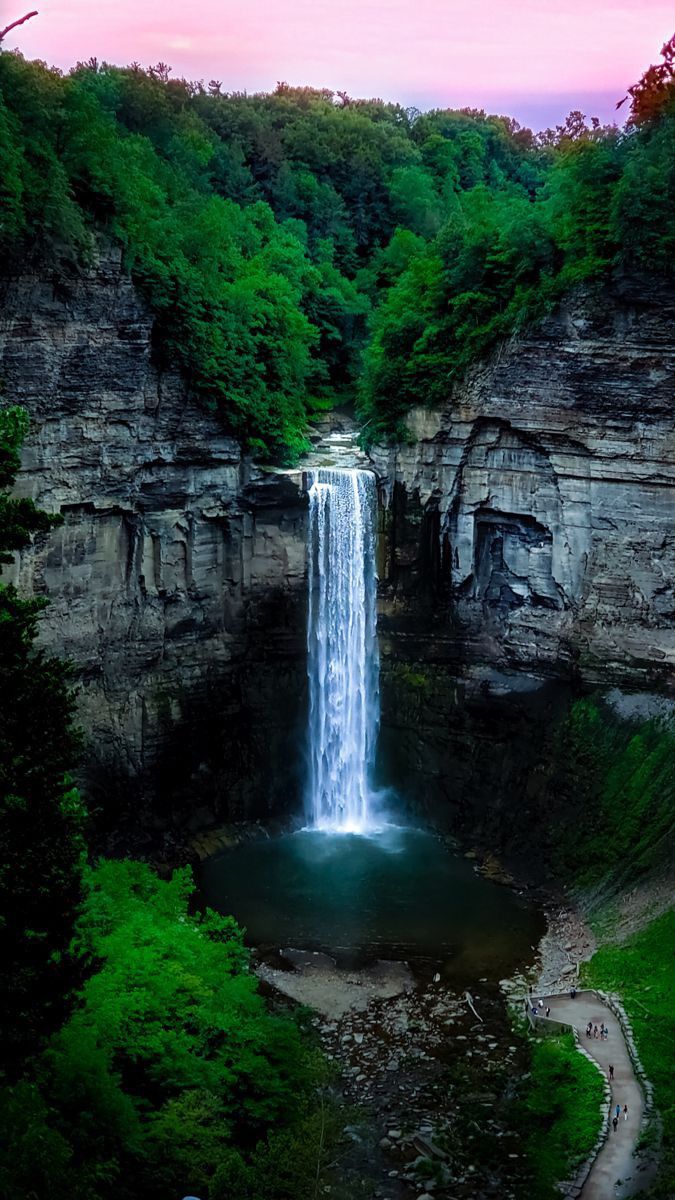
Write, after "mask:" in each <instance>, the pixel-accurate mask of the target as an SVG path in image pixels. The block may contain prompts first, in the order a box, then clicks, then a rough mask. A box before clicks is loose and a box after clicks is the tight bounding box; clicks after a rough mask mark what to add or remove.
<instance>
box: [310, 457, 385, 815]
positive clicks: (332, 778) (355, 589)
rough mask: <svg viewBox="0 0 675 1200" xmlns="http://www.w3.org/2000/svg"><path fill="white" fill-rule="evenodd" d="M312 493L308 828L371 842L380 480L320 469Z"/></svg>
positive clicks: (376, 711)
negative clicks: (357, 835) (355, 835)
mask: <svg viewBox="0 0 675 1200" xmlns="http://www.w3.org/2000/svg"><path fill="white" fill-rule="evenodd" d="M310 484H311V486H310V488H309V547H308V553H309V572H308V575H309V615H308V620H307V664H308V665H307V671H308V675H309V796H308V809H309V821H310V824H311V825H312V826H313V827H314V828H316V829H328V830H333V831H336V832H343V833H365V832H367V831H368V830H369V829H370V828H372V824H373V819H372V814H371V812H370V811H369V810H370V795H371V793H370V783H369V777H370V774H371V771H372V766H373V759H374V755H375V744H376V740H377V730H378V723H379V692H378V680H379V661H378V653H377V634H376V620H377V617H376V609H375V598H376V596H375V589H376V575H375V515H376V489H375V478H374V476H373V475H372V474H371V472H370V471H356V470H353V471H349V470H335V469H333V468H328V467H321V468H319V469H318V470H315V471H312V472H311V473H310Z"/></svg>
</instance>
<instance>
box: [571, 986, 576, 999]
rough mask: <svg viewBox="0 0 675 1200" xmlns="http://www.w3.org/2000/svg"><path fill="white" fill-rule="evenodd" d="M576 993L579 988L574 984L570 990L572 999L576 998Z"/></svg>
mask: <svg viewBox="0 0 675 1200" xmlns="http://www.w3.org/2000/svg"><path fill="white" fill-rule="evenodd" d="M576 994H577V989H576V988H575V987H574V986H573V987H572V988H571V990H570V1000H574V997H575V996H576Z"/></svg>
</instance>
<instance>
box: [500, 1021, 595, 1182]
mask: <svg viewBox="0 0 675 1200" xmlns="http://www.w3.org/2000/svg"><path fill="white" fill-rule="evenodd" d="M530 1055H531V1058H530V1071H529V1075H528V1077H527V1082H526V1085H525V1086H523V1084H521V1085H520V1088H519V1094H518V1098H517V1100H516V1104H515V1113H514V1120H515V1123H516V1125H517V1126H519V1127H520V1129H521V1131H522V1137H523V1146H524V1150H525V1153H526V1155H527V1157H528V1160H529V1163H530V1167H531V1171H532V1183H531V1190H530V1195H533V1196H536V1197H537V1200H555V1197H556V1196H559V1195H560V1189H559V1187H558V1184H559V1183H560V1181H561V1180H563V1179H570V1178H572V1177H573V1176H574V1173H575V1171H576V1169H577V1168H578V1167H579V1166H580V1164H581V1163H582V1162H583V1161H584V1159H585V1158H587V1157H588V1155H589V1154H590V1152H591V1150H592V1149H593V1147H594V1145H595V1142H596V1140H597V1137H598V1134H599V1132H600V1105H601V1104H602V1100H603V1081H602V1076H601V1074H600V1072H599V1071H598V1069H597V1067H595V1066H594V1065H593V1063H592V1062H590V1061H589V1059H587V1058H584V1057H583V1056H582V1055H581V1054H579V1051H578V1050H577V1048H576V1045H575V1042H574V1037H573V1035H572V1034H571V1033H567V1034H561V1035H560V1036H559V1037H551V1036H548V1037H539V1038H536V1037H533V1038H531V1039H530Z"/></svg>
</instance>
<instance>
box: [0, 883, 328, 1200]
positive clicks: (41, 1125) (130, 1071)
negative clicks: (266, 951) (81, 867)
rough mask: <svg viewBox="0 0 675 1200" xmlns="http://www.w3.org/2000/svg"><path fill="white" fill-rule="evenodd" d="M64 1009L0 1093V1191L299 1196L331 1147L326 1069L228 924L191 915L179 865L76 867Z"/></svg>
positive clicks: (241, 1198) (58, 1197) (43, 1197)
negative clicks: (83, 976)
mask: <svg viewBox="0 0 675 1200" xmlns="http://www.w3.org/2000/svg"><path fill="white" fill-rule="evenodd" d="M86 883H87V894H86V901H85V904H84V908H83V911H82V915H81V917H80V920H79V923H78V927H77V939H76V945H77V948H78V950H79V953H80V955H81V957H82V961H83V963H84V964H85V965H86V966H87V967H88V970H89V971H90V972H91V974H90V975H89V978H87V980H86V982H85V983H84V985H83V987H82V989H81V991H80V993H79V996H78V1003H77V1007H76V1008H75V1011H74V1012H73V1013H72V1015H71V1017H70V1018H69V1020H68V1021H67V1022H66V1024H65V1025H64V1026H63V1028H62V1029H61V1030H60V1031H59V1032H58V1033H56V1034H55V1035H54V1036H53V1037H52V1039H51V1041H50V1042H49V1045H48V1046H47V1048H46V1050H45V1051H44V1053H43V1054H42V1056H41V1057H40V1059H39V1060H38V1061H37V1063H36V1064H35V1065H34V1070H33V1075H32V1077H31V1078H28V1079H24V1080H22V1081H20V1082H18V1083H17V1084H16V1085H15V1086H14V1087H6V1088H5V1089H4V1090H2V1091H1V1092H0V1109H2V1126H3V1128H4V1129H5V1130H6V1131H9V1132H8V1133H6V1134H5V1143H4V1147H3V1154H2V1157H1V1159H0V1194H2V1195H3V1196H10V1195H17V1196H30V1195H34V1196H39V1197H40V1200H80V1198H81V1200H97V1198H99V1197H100V1198H101V1200H103V1198H107V1197H110V1198H112V1197H113V1196H114V1197H115V1198H116V1200H124V1198H125V1197H128V1198H129V1200H135V1198H137V1197H139V1196H143V1197H147V1198H148V1200H152V1198H153V1197H156V1198H157V1200H164V1198H165V1197H167V1196H172V1195H175V1196H182V1195H184V1194H187V1193H192V1192H194V1193H195V1194H197V1195H200V1196H202V1197H203V1198H208V1200H229V1198H230V1197H233V1196H236V1197H237V1198H238V1200H263V1198H264V1200H268V1198H270V1200H271V1198H274V1197H279V1198H282V1197H284V1198H288V1200H291V1198H293V1200H296V1198H300V1200H302V1198H303V1197H310V1196H312V1195H313V1194H314V1186H315V1181H316V1178H317V1175H318V1174H319V1173H320V1172H321V1170H322V1167H323V1165H324V1159H325V1154H326V1153H327V1152H328V1150H329V1149H330V1145H331V1142H330V1138H329V1136H328V1131H327V1130H326V1129H324V1128H323V1126H324V1124H325V1119H324V1116H323V1115H322V1112H321V1108H320V1107H318V1106H317V1103H316V1100H315V1094H314V1089H315V1087H316V1086H317V1085H318V1084H319V1083H320V1082H321V1078H320V1072H321V1063H320V1060H319V1058H318V1056H316V1055H315V1054H314V1052H313V1051H312V1050H310V1049H308V1047H307V1042H306V1039H303V1038H302V1037H301V1034H300V1031H299V1030H298V1027H297V1026H296V1024H295V1023H294V1022H292V1021H291V1020H290V1019H289V1018H287V1017H281V1016H275V1015H274V1014H272V1013H270V1012H269V1011H268V1009H267V1008H266V1006H265V1003H264V1001H263V999H262V997H261V996H260V994H259V992H258V990H257V981H256V979H255V976H254V975H252V974H250V973H249V971H248V967H247V953H246V951H245V949H244V947H243V943H242V934H241V931H240V930H239V929H238V928H237V926H236V925H235V923H234V922H233V921H232V920H231V919H230V918H224V917H220V916H217V915H216V914H215V913H212V912H209V911H207V912H206V913H205V914H203V915H196V916H195V915H191V913H190V897H191V893H192V891H193V884H192V879H191V874H190V872H189V870H183V871H177V872H176V873H175V874H174V876H173V878H172V880H171V881H169V882H164V881H161V880H160V879H158V878H157V877H156V875H155V874H154V873H153V872H152V870H151V869H150V868H149V867H147V866H145V865H144V864H141V863H134V862H103V863H101V864H100V865H99V866H98V867H97V868H96V869H95V870H91V871H88V872H87V876H86Z"/></svg>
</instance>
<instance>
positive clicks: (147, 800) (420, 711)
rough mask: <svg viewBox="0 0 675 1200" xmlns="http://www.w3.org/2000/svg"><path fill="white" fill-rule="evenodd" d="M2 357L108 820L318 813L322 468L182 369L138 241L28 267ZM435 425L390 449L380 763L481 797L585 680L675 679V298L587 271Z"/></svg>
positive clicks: (445, 803) (451, 815)
mask: <svg viewBox="0 0 675 1200" xmlns="http://www.w3.org/2000/svg"><path fill="white" fill-rule="evenodd" d="M0 376H1V377H2V381H3V392H4V398H5V400H6V401H9V402H19V403H21V404H23V405H25V406H26V408H27V409H28V410H29V412H30V415H31V417H32V427H31V433H30V436H29V439H28V442H27V444H26V447H25V453H24V461H23V471H22V474H21V476H20V479H19V484H18V487H19V491H20V494H22V495H27V496H32V497H33V498H34V499H35V500H36V501H37V502H38V503H39V504H41V505H42V506H44V507H45V508H46V509H48V510H50V511H52V512H60V513H61V514H62V515H63V524H62V525H61V526H60V527H59V528H58V529H57V530H55V531H54V532H53V533H51V534H50V535H49V536H47V537H44V538H42V539H39V540H38V541H37V542H36V543H35V545H34V546H33V547H32V548H30V549H29V550H28V551H26V552H25V553H24V554H22V555H21V556H20V558H19V560H18V562H17V564H16V568H15V571H14V578H15V580H16V581H17V582H18V583H19V585H20V586H21V587H22V588H25V589H26V590H28V591H33V592H35V593H37V594H40V595H44V596H46V597H47V598H48V599H49V600H50V604H49V606H48V608H47V609H46V611H45V613H44V615H43V617H42V618H41V640H42V642H43V644H44V645H45V646H46V647H47V648H48V649H50V650H53V651H54V652H56V653H59V654H65V655H67V656H69V657H70V658H71V659H72V661H73V664H74V668H75V674H76V681H77V683H78V684H79V687H80V699H79V713H80V720H81V723H82V726H83V729H84V733H85V754H84V767H83V781H84V783H85V786H86V789H87V793H88V797H89V800H90V803H92V804H93V806H94V807H95V808H97V807H99V806H100V808H101V809H102V810H103V817H102V820H103V823H105V812H106V811H110V813H111V825H118V824H119V822H120V816H121V814H123V813H124V812H128V813H129V814H130V815H132V814H133V810H134V809H136V808H140V810H141V818H142V820H141V824H144V825H145V827H150V828H152V826H153V824H154V825H155V826H157V827H158V828H166V827H170V826H171V825H172V824H179V825H181V826H182V827H184V826H185V824H186V823H187V824H191V825H192V826H193V827H195V828H197V827H202V826H206V825H208V824H210V823H212V822H217V821H221V820H224V819H231V818H238V817H252V816H264V815H270V814H281V813H284V812H289V811H297V810H298V809H299V806H300V798H301V790H302V776H303V773H304V754H303V733H304V722H305V711H306V676H305V669H306V659H305V616H306V550H305V543H306V511H307V510H306V496H305V495H304V494H303V492H302V489H301V486H300V478H301V477H300V475H299V474H296V475H295V476H290V475H282V474H274V473H270V472H265V471H263V470H261V469H260V468H258V467H256V466H255V465H254V464H252V463H251V462H250V461H249V460H247V459H245V458H244V457H243V456H242V453H241V449H240V447H239V445H238V444H237V442H236V441H234V440H233V439H231V438H230V437H228V436H227V435H226V434H225V433H224V432H223V429H222V427H221V425H220V424H219V423H218V421H217V420H216V418H215V417H214V416H212V415H210V414H209V413H208V412H206V411H205V410H204V408H203V407H201V406H200V405H199V404H198V403H197V402H196V401H195V400H194V399H193V398H192V397H191V396H190V394H189V391H188V390H187V389H186V386H185V384H184V382H183V381H182V380H181V379H180V378H179V377H178V376H176V375H173V374H169V373H166V372H162V371H160V370H158V369H157V367H156V365H155V364H154V362H153V358H152V317H151V314H150V313H149V311H148V310H147V308H146V306H145V305H144V303H143V302H142V301H141V300H140V299H139V297H138V295H137V294H136V292H135V291H134V288H133V286H132V284H131V282H130V280H129V278H128V277H127V276H126V275H125V274H124V272H123V271H122V268H121V265H120V260H119V257H118V256H117V255H116V254H115V253H114V252H110V253H108V254H106V255H105V256H103V257H102V258H101V260H100V262H99V263H98V264H97V265H96V266H95V267H94V268H92V269H91V270H90V271H89V272H88V273H85V274H82V275H79V276H77V277H73V278H72V280H70V281H68V280H67V279H64V278H63V277H62V276H61V277H59V278H58V279H57V280H54V281H52V280H51V279H49V278H48V276H47V275H46V274H45V273H44V272H43V273H42V274H35V275H25V276H23V277H22V278H18V279H15V280H10V281H5V282H4V283H3V284H2V312H1V315H0ZM409 424H410V431H411V437H410V440H409V441H408V442H406V443H405V444H402V445H399V446H397V447H391V448H377V449H375V450H374V451H373V452H372V454H371V461H372V465H373V466H374V468H375V470H376V471H377V473H378V476H379V480H380V492H381V497H382V513H381V517H382V537H381V539H380V562H379V575H380V616H379V629H380V642H381V657H382V707H383V711H382V735H381V773H382V777H383V778H384V779H386V780H390V781H391V782H393V783H394V784H395V785H396V786H397V787H399V788H400V789H401V791H402V792H403V793H404V794H405V796H406V798H407V799H410V800H413V801H415V802H417V803H418V804H419V805H420V807H422V808H423V809H425V810H428V811H430V812H432V811H433V813H434V815H437V814H438V812H439V807H440V809H442V811H443V812H444V813H446V814H447V816H448V820H450V821H452V820H454V819H455V817H457V818H458V819H459V818H461V812H462V808H463V806H466V804H470V805H471V806H473V807H472V811H473V812H474V814H475V812H476V811H477V810H481V809H484V810H485V811H486V812H487V811H488V810H491V809H493V808H495V806H496V807H498V806H499V805H500V804H508V803H510V802H511V800H510V799H509V797H511V798H512V797H513V795H514V794H515V795H518V794H523V793H524V791H525V790H527V791H528V792H532V789H534V790H535V791H536V786H537V784H536V780H537V772H538V770H539V763H540V753H541V746H542V730H545V729H546V728H548V727H550V726H551V724H552V723H554V722H555V719H556V716H557V714H558V713H559V712H561V711H563V710H564V707H565V705H566V703H567V699H568V697H569V695H570V694H571V693H572V692H574V691H578V690H579V689H594V688H600V689H605V688H610V687H611V688H615V689H616V688H617V687H618V688H619V689H621V688H622V689H624V691H625V690H634V691H656V692H661V693H668V692H669V690H672V686H673V667H674V665H675V591H674V588H675V294H674V293H673V291H672V290H669V289H667V288H666V287H665V286H660V285H657V284H655V283H654V281H651V280H644V279H631V280H625V281H623V282H621V283H618V284H615V285H612V287H596V288H585V289H582V290H581V291H579V292H578V293H577V294H576V295H574V296H572V297H571V298H570V299H569V300H568V301H567V302H566V303H565V304H564V305H563V306H562V307H561V308H560V310H559V311H558V312H557V313H556V314H555V315H553V316H551V317H550V318H549V319H547V320H546V321H544V322H543V323H542V324H541V325H540V326H539V327H537V328H536V329H534V330H532V331H531V332H530V333H528V334H527V335H526V336H523V337H521V338H519V339H514V341H513V342H512V343H511V344H509V345H506V346H504V347H502V349H501V351H500V352H499V353H498V354H497V355H495V356H494V357H493V358H492V360H491V361H489V362H486V363H484V364H482V365H481V366H480V367H477V368H475V369H474V370H473V371H472V372H471V374H470V376H469V377H468V379H467V380H466V381H465V382H464V383H463V384H462V385H461V386H458V387H454V388H453V389H449V392H448V404H447V407H446V408H445V410H443V411H438V412H431V411H427V410H419V411H416V412H413V413H412V414H411V417H410V422H409ZM331 437H332V441H330V438H329V439H328V442H330V444H329V445H328V443H326V442H325V439H323V438H322V437H319V442H320V444H319V446H318V456H319V459H320V458H321V454H322V453H325V452H326V451H328V452H329V458H328V459H327V460H326V461H331V462H333V461H335V462H338V463H343V462H344V463H345V465H350V462H351V456H352V455H353V453H354V448H353V437H352V432H350V429H349V422H348V421H346V423H343V424H340V422H338V426H337V427H336V429H334V430H333V433H332V434H331ZM345 456H346V459H345ZM316 458H317V456H316V454H315V455H314V458H313V459H310V460H309V461H310V463H311V462H313V461H314V460H315V459H316ZM347 460H349V461H347ZM317 461H318V460H317ZM472 819H473V818H472Z"/></svg>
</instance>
